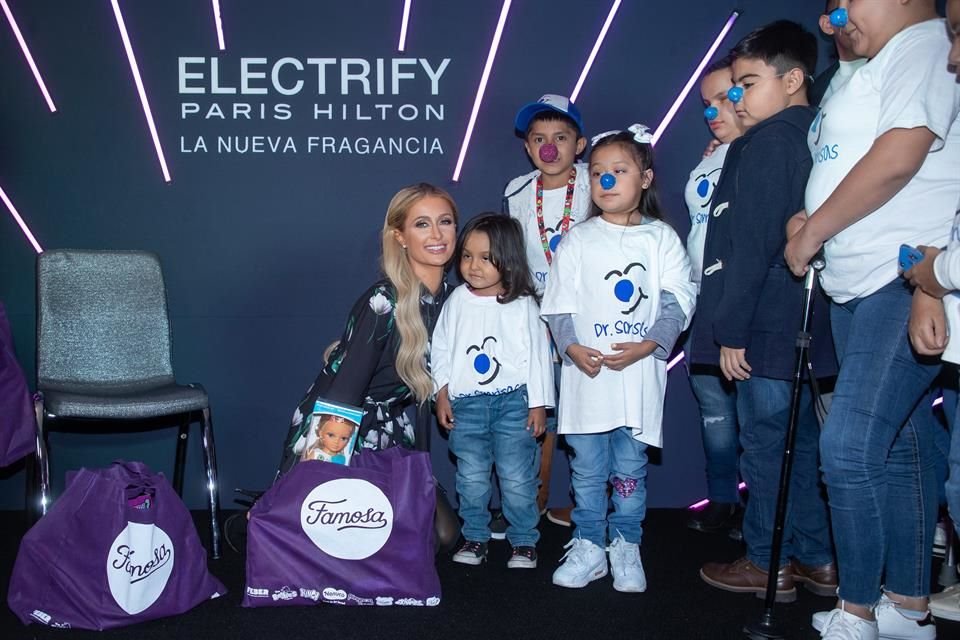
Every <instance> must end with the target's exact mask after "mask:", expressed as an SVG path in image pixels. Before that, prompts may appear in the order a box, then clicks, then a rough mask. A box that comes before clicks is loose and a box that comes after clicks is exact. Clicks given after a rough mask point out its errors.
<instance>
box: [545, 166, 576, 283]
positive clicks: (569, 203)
mask: <svg viewBox="0 0 960 640" xmlns="http://www.w3.org/2000/svg"><path fill="white" fill-rule="evenodd" d="M576 182H577V170H576V169H570V178H569V179H568V180H567V195H566V196H565V197H564V199H563V218H562V220H561V222H560V227H559V228H558V229H557V231H558V232H559V233H560V237H561V238H563V235H564V234H565V233H566V232H567V229H569V228H570V213H571V211H572V210H573V186H574V185H575V184H576ZM537 228H538V229H539V231H540V243H541V244H542V245H543V255H544V256H546V258H547V265H548V266H549V265H551V264H553V255H552V254H551V253H550V243H549V242H547V228H546V226H545V225H544V222H543V174H541V175H538V176H537Z"/></svg>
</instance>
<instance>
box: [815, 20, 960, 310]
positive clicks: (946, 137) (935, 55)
mask: <svg viewBox="0 0 960 640" xmlns="http://www.w3.org/2000/svg"><path fill="white" fill-rule="evenodd" d="M949 48H950V41H949V39H948V38H947V36H946V26H945V24H944V21H943V20H942V19H937V20H928V21H926V22H922V23H920V24H917V25H913V26H912V27H909V28H907V29H904V30H903V31H901V32H900V33H899V34H897V35H896V36H894V37H893V38H892V39H891V40H890V42H888V43H887V45H886V46H885V47H884V48H883V49H882V50H881V51H880V53H878V54H877V56H876V57H875V58H873V59H872V60H870V61H869V62H868V63H867V64H865V65H863V66H862V67H861V68H860V69H858V70H857V71H856V72H855V73H854V74H853V76H852V77H851V78H850V80H849V81H848V82H847V83H846V84H845V85H843V87H841V88H840V90H839V91H837V93H835V94H834V95H833V96H832V97H831V98H830V100H829V101H828V102H826V103H825V104H824V105H823V107H822V108H821V110H820V112H819V113H818V114H817V117H816V119H815V120H814V122H813V124H812V126H811V128H810V133H809V135H808V142H809V145H810V150H811V152H812V153H813V161H814V162H813V169H812V170H811V172H810V179H809V182H808V183H807V191H806V207H807V212H808V214H809V215H816V213H817V210H818V209H819V208H820V206H821V205H822V204H823V203H824V202H825V201H826V200H827V198H829V196H830V194H831V193H833V191H834V189H836V187H837V185H839V184H840V182H841V181H842V180H843V179H844V177H845V176H846V175H847V174H848V173H849V172H850V170H851V169H852V168H853V167H854V165H856V164H857V162H859V161H860V159H861V158H863V157H864V156H865V155H866V154H867V152H868V151H869V150H870V148H871V146H872V145H873V143H874V141H875V140H876V139H877V138H878V137H880V136H881V135H883V134H884V133H886V132H887V131H890V130H891V129H913V128H917V127H926V128H928V129H929V130H930V131H932V132H933V133H934V134H935V135H936V140H935V141H934V144H933V146H932V148H931V150H930V152H929V153H928V154H927V157H926V160H924V163H923V165H922V166H921V167H920V170H919V171H918V172H917V174H916V175H915V176H914V177H913V179H911V180H910V182H909V183H908V184H907V185H906V186H905V187H904V188H903V189H901V190H900V191H899V192H898V193H897V194H896V195H895V196H894V197H893V198H891V199H890V200H889V201H887V203H886V204H884V205H883V206H881V207H880V208H879V209H877V210H876V211H874V212H873V213H871V214H870V215H868V216H866V217H865V218H863V219H862V220H859V221H858V222H856V223H854V224H852V225H850V226H849V227H847V228H846V229H844V230H843V231H841V232H840V233H838V234H837V235H836V236H834V237H833V238H831V239H830V240H828V241H827V243H826V245H825V247H824V253H825V256H826V260H827V266H826V269H824V271H823V272H822V274H821V280H822V283H823V287H824V290H825V291H826V292H827V293H828V294H829V295H830V297H832V298H833V300H834V301H835V302H839V303H843V302H847V301H849V300H851V299H854V298H862V297H864V296H867V295H869V294H871V293H873V292H875V291H877V290H878V289H880V288H881V287H883V286H884V285H886V284H888V283H890V282H892V281H893V280H894V279H896V278H898V277H899V273H898V271H897V257H898V253H899V248H900V245H901V244H909V245H912V246H916V245H918V244H923V245H929V246H936V247H942V246H944V245H946V244H947V240H948V239H949V236H950V226H951V219H952V217H953V211H954V206H955V204H956V202H957V198H958V196H960V124H958V114H960V84H958V83H957V81H956V76H955V75H954V74H953V73H950V72H949V71H948V70H947V64H946V60H947V52H948V50H949Z"/></svg>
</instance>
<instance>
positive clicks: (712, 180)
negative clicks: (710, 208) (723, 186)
mask: <svg viewBox="0 0 960 640" xmlns="http://www.w3.org/2000/svg"><path fill="white" fill-rule="evenodd" d="M721 169H723V167H717V168H716V169H714V170H713V171H711V172H709V173H701V174H700V175H699V176H697V177H696V178H694V180H696V181H697V195H698V196H700V197H701V198H703V202H701V203H700V206H701V207H706V206H707V205H708V204H710V198H712V197H713V190H714V189H716V188H717V182H716V180H717V178H718V177H719V176H720V171H721Z"/></svg>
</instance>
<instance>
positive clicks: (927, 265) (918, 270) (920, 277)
mask: <svg viewBox="0 0 960 640" xmlns="http://www.w3.org/2000/svg"><path fill="white" fill-rule="evenodd" d="M917 249H919V250H920V251H922V252H923V260H921V261H920V262H918V263H917V264H915V265H913V266H912V267H911V268H909V269H907V270H906V271H904V272H903V277H904V278H906V279H907V280H909V281H910V284H912V285H913V286H915V287H920V288H921V289H923V292H924V293H925V294H927V295H928V296H933V297H934V298H942V297H943V296H945V295H947V294H948V293H950V291H949V290H947V289H944V288H943V287H942V286H941V285H940V283H939V282H938V281H937V276H935V275H934V273H933V261H934V260H936V258H937V256H938V255H940V253H942V252H941V251H940V249H937V248H936V247H925V246H923V245H920V246H919V247H917Z"/></svg>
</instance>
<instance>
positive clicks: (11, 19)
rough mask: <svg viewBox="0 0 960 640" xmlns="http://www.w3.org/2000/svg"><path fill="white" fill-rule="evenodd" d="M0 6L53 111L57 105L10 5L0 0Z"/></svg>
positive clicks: (52, 111)
mask: <svg viewBox="0 0 960 640" xmlns="http://www.w3.org/2000/svg"><path fill="white" fill-rule="evenodd" d="M0 6H2V7H3V12H4V13H5V14H6V16H7V22H9V23H10V28H11V29H13V35H14V36H15V37H16V38H17V42H19V43H20V49H21V50H22V51H23V57H24V58H26V59H27V64H28V65H30V71H32V72H33V77H34V78H36V80H37V84H38V85H40V93H42V94H43V98H44V99H45V100H46V101H47V106H48V107H50V112H51V113H55V112H56V110H57V107H56V106H55V105H54V104H53V98H51V97H50V92H49V91H47V85H46V83H44V81H43V77H42V76H41V75H40V69H39V68H37V63H36V62H34V60H33V54H31V53H30V47H28V46H27V41H26V40H24V38H23V34H22V33H20V27H19V26H17V21H16V19H14V17H13V12H12V11H10V6H9V5H8V4H7V0H0Z"/></svg>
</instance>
